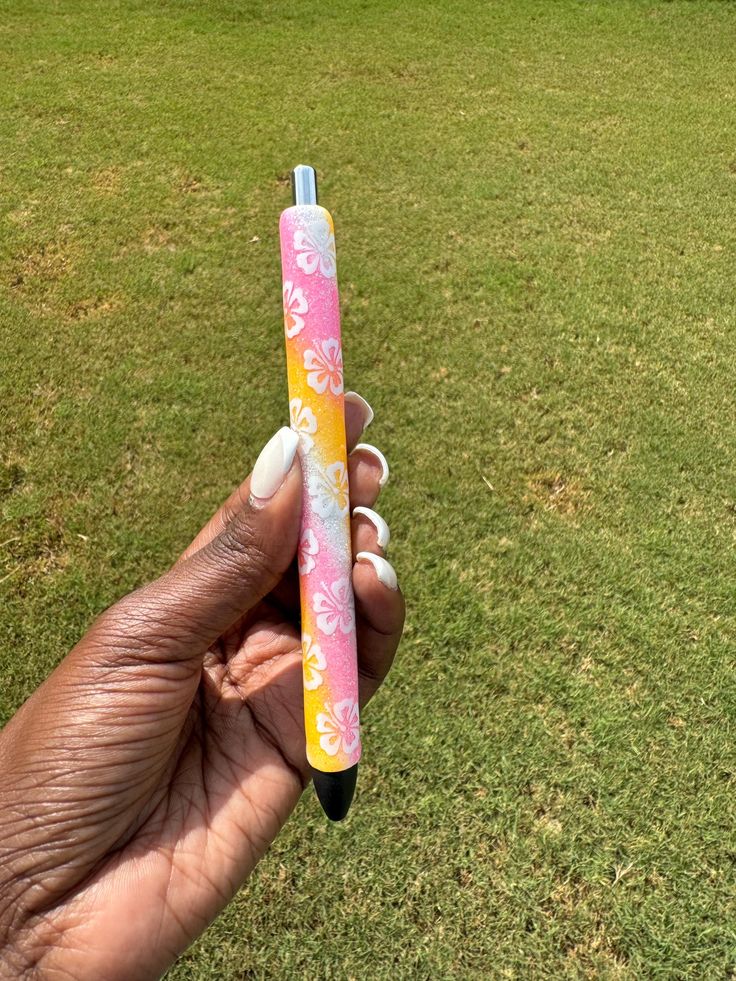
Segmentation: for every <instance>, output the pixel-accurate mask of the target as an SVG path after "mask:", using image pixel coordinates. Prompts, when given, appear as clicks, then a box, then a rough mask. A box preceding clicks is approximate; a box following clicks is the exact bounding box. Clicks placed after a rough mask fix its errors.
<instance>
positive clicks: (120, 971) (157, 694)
mask: <svg viewBox="0 0 736 981" xmlns="http://www.w3.org/2000/svg"><path fill="white" fill-rule="evenodd" d="M361 426H362V422H361V415H360V411H359V409H358V408H356V407H355V406H350V405H346V427H347V433H348V445H349V446H354V445H355V444H356V442H357V440H358V438H359V436H360V431H361ZM349 476H350V491H351V506H355V505H363V506H366V507H371V506H373V505H374V503H375V501H376V499H377V497H378V494H379V490H380V487H379V480H380V477H381V466H380V463H379V461H378V460H376V459H375V457H373V456H372V455H371V454H370V453H366V452H365V451H363V450H355V451H354V452H353V453H352V454H351V455H350V458H349ZM249 484H250V478H248V479H246V481H245V482H244V483H243V484H242V485H241V486H240V487H238V488H237V489H236V490H235V491H234V492H233V494H232V495H231V497H230V498H229V499H228V500H227V501H226V502H225V504H224V505H223V506H222V508H221V509H220V510H219V511H218V512H217V514H216V515H214V517H213V518H212V519H211V520H210V521H209V522H208V524H207V525H206V526H205V527H204V528H203V529H202V531H201V532H200V533H199V534H198V535H197V537H196V538H195V539H194V541H193V542H192V544H191V545H190V546H189V548H188V549H187V550H186V551H185V553H184V554H183V555H182V557H181V558H180V559H179V561H178V562H177V563H176V564H175V565H174V567H173V568H172V569H170V570H169V571H168V572H167V573H165V574H164V575H163V576H162V577H161V578H160V579H158V580H156V581H155V582H153V583H151V584H149V585H148V586H145V587H143V588H142V589H139V590H137V591H136V592H134V593H131V594H130V595H129V596H126V597H124V598H123V599H122V600H120V602H118V603H117V604H116V605H115V606H113V607H111V608H110V609H109V610H107V611H106V612H105V613H103V614H102V616H101V617H100V618H99V619H98V620H97V621H96V622H95V623H94V624H93V626H92V627H91V629H90V630H89V632H88V633H87V634H86V635H85V637H84V638H83V639H82V640H81V641H80V643H79V644H78V645H77V646H76V647H75V648H74V650H72V651H71V653H70V654H69V655H68V656H67V657H66V658H65V659H64V660H63V661H62V662H61V664H60V665H59V666H58V668H57V669H56V670H55V671H54V672H53V673H52V675H51V676H50V677H49V678H48V679H47V681H46V682H45V683H44V684H43V685H42V686H41V687H40V688H39V689H38V690H37V691H36V692H35V693H34V694H33V696H32V697H31V698H30V699H29V700H28V701H27V702H26V703H25V704H24V705H23V707H22V708H21V709H20V711H19V712H18V713H17V714H16V715H15V716H14V717H13V718H12V719H11V721H10V722H9V723H8V725H7V726H6V728H5V729H4V730H3V732H2V733H1V734H0V772H2V773H3V786H2V789H1V790H0V938H1V939H2V944H3V946H2V957H1V958H0V976H7V977H18V976H23V977H39V978H40V977H43V978H49V979H68V978H75V979H86V978H90V979H93V978H94V979H95V981H104V979H129V978H135V979H136V981H139V979H146V978H157V977H159V976H160V975H161V973H162V972H163V971H165V970H166V968H167V967H168V966H170V965H171V963H172V962H173V961H174V960H175V959H176V957H177V956H178V954H180V953H181V952H182V951H183V950H184V949H185V948H186V947H187V945H188V944H189V943H191V941H192V940H193V939H194V938H195V937H196V936H197V935H198V934H199V933H201V932H202V930H204V928H205V927H206V926H207V924H208V923H209V922H210V921H211V920H212V919H213V918H214V917H215V916H216V914H217V913H218V911H219V910H221V909H222V908H223V906H224V905H225V904H226V903H227V902H228V901H229V900H230V898H231V897H232V896H233V894H234V893H235V892H236V890H237V889H238V888H239V887H240V886H241V884H242V883H243V881H244V880H245V879H246V877H247V876H248V874H249V873H250V872H251V870H252V869H253V867H254V866H255V864H256V863H257V862H258V860H259V859H260V858H261V856H262V855H263V854H264V852H265V851H266V849H267V848H268V846H269V844H270V843H271V842H272V841H273V839H274V837H275V836H276V834H277V833H278V831H279V829H280V828H281V827H282V825H283V824H284V822H285V821H286V819H287V818H288V816H289V814H290V813H291V811H292V810H293V808H294V806H295V805H296V803H297V801H298V799H299V796H300V795H301V793H302V791H303V790H304V788H305V786H306V784H307V782H308V775H307V774H308V771H307V764H306V758H305V755H304V732H303V718H302V682H301V645H300V635H299V589H298V577H297V572H296V565H295V559H294V556H295V552H296V546H297V538H298V531H299V517H300V507H301V499H300V494H301V481H300V473H299V463H298V459H297V460H295V461H294V464H293V466H292V468H291V470H290V471H289V473H288V474H287V476H286V478H285V480H284V482H283V484H282V485H281V487H280V488H279V490H278V491H276V493H275V494H274V496H273V497H272V498H271V499H270V500H269V501H268V502H267V503H265V504H260V505H253V504H250V503H249V500H248V497H249ZM353 550H354V557H355V553H357V552H358V551H365V550H370V551H373V552H376V553H377V554H382V550H381V549H380V548H379V546H378V545H377V543H376V533H375V528H374V527H373V526H372V525H371V523H370V522H369V521H367V520H365V518H361V517H359V516H356V517H355V518H354V519H353ZM353 584H354V588H355V600H356V618H357V630H358V649H359V652H360V653H359V657H360V677H361V703H362V704H365V702H367V701H368V699H369V698H370V697H371V695H372V694H373V693H374V692H375V690H376V689H377V687H378V686H379V685H380V683H381V681H382V680H383V678H384V677H385V675H386V673H387V671H388V669H389V667H390V665H391V661H392V659H393V656H394V653H395V651H396V647H397V645H398V642H399V637H400V635H401V630H402V626H403V619H404V602H403V598H402V596H401V593H400V591H394V590H390V589H387V588H386V587H385V586H384V585H382V584H381V583H380V582H379V580H378V579H377V577H376V575H375V572H374V571H373V569H372V568H370V567H368V566H366V565H365V564H356V565H354V568H353Z"/></svg>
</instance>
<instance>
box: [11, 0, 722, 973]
mask: <svg viewBox="0 0 736 981" xmlns="http://www.w3.org/2000/svg"><path fill="white" fill-rule="evenodd" d="M734 36H736V4H732V3H729V2H717V0H693V2H686V0H675V2H671V3H666V2H649V0H641V2H633V0H632V2H628V0H610V2H574V0H569V2H567V0H538V2H532V0H516V2H510V0H509V2H501V0H499V2H494V3H480V2H478V0H441V2H440V0H437V2H435V3H417V2H414V3H400V2H398V0H394V2H387V0H377V2H372V3H368V2H363V0H345V2H341V3H336V4H328V3H321V4H320V3H316V2H312V0H309V2H302V3H295V2H293V0H291V2H286V0H284V2H278V3H265V2H264V3H257V2H255V0H251V2H245V0H239V2H238V0H213V2H210V3H196V2H193V0H192V2H186V0H169V2H159V3H149V2H143V0H135V2H133V0H129V2H105V3H102V2H99V3H97V2H80V0H69V2H64V3H61V2H59V3H54V2H52V0H43V2H42V0H36V2H31V0H14V2H12V3H10V2H7V0H5V2H3V3H2V18H1V23H0V43H2V47H3V49H4V50H5V55H4V57H3V60H2V77H0V120H1V121H0V134H1V137H2V146H3V151H2V159H1V160H0V191H1V194H0V198H1V200H2V207H3V212H2V235H1V236H0V268H1V269H2V273H1V279H0V297H1V298H0V303H1V305H2V309H1V311H0V314H1V316H2V321H1V322H2V330H1V339H2V340H1V348H0V356H1V357H2V365H3V370H2V406H3V409H2V413H0V418H1V423H0V425H1V427H2V446H3V469H2V472H1V473H0V506H1V508H2V518H3V525H2V530H1V534H0V542H3V543H4V544H3V546H2V549H1V550H0V552H1V557H2V564H1V565H0V570H1V571H0V579H3V577H4V581H3V582H2V584H0V592H1V593H2V604H3V606H2V619H1V624H2V635H3V637H4V642H3V645H2V653H1V654H0V677H1V678H2V685H1V686H0V688H1V691H0V711H1V712H2V715H3V717H8V716H9V715H10V714H11V713H12V712H13V711H14V709H15V708H16V707H17V706H18V705H20V703H21V702H22V701H23V699H24V698H25V697H26V696H27V695H28V694H29V693H30V692H31V691H32V690H33V688H34V687H35V686H36V685H37V684H38V683H39V682H40V681H41V679H42V678H43V677H44V676H45V675H46V674H47V672H48V671H49V670H50V669H51V667H52V666H53V665H54V664H55V663H56V662H57V661H58V660H59V659H60V658H61V657H62V656H63V655H64V653H65V652H66V651H67V650H68V649H69V647H70V646H71V645H72V644H73V643H74V642H75V640H76V639H77V638H78V637H79V636H80V634H81V633H82V632H83V631H84V630H85V628H86V626H87V624H88V623H89V622H90V620H91V618H92V617H93V616H94V615H95V613H96V612H98V611H99V610H101V609H102V608H104V607H105V606H106V605H107V604H109V603H110V602H112V601H113V600H115V599H116V598H117V597H119V596H120V595H122V594H123V593H125V592H126V591H128V590H130V589H131V588H132V587H134V586H136V585H138V584H140V583H142V582H144V581H146V580H147V579H149V578H150V577H153V576H155V575H157V574H158V573H160V572H161V571H162V570H163V569H164V568H165V567H166V565H167V563H169V562H170V561H171V559H172V558H173V557H174V556H175V554H176V553H177V550H179V549H181V548H182V547H183V546H184V545H185V544H186V543H187V542H188V540H189V539H190V538H191V537H192V535H193V534H194V532H195V531H196V530H197V528H198V527H199V525H200V524H201V523H202V522H203V521H204V520H205V519H206V518H207V517H208V515H209V514H210V513H211V512H212V511H213V509H214V508H215V507H216V506H217V504H218V503H219V501H220V500H221V499H222V498H223V497H224V496H225V495H226V494H227V493H228V491H229V490H230V488H231V487H232V485H234V484H235V483H236V482H238V481H239V480H240V479H241V478H242V476H243V475H244V473H246V472H247V470H248V469H249V467H250V466H251V464H252V462H253V460H254V458H255V455H256V454H257V451H258V449H259V448H260V446H261V445H262V444H263V442H265V440H266V439H267V438H268V436H269V435H270V434H271V433H272V431H273V430H274V429H275V428H276V427H277V426H278V425H280V424H281V423H282V422H283V421H284V418H285V405H286V392H285V372H284V356H283V341H282V333H281V323H280V290H279V282H280V270H279V257H278V235H277V221H278V214H279V211H280V210H281V208H283V207H285V206H286V205H287V204H288V190H287V188H286V187H285V175H286V174H287V173H288V170H289V169H290V167H291V166H293V165H294V164H295V163H297V162H300V161H303V162H309V163H313V164H314V165H315V166H317V167H318V169H319V171H320V173H321V175H322V180H321V191H322V200H323V202H324V203H325V204H326V205H327V206H328V207H329V208H330V209H331V210H332V211H333V214H334V217H335V222H336V227H337V234H338V252H339V261H340V270H339V272H340V280H341V287H342V295H343V309H344V332H345V348H346V366H347V371H346V373H347V382H348V384H349V386H350V387H354V388H357V389H358V390H359V391H360V392H362V393H364V394H365V395H366V396H367V397H368V398H369V399H370V401H371V402H372V403H373V405H374V407H375V409H376V421H375V423H374V427H373V430H372V433H371V437H370V438H371V439H372V440H373V441H375V442H376V443H377V444H378V445H379V446H381V447H382V448H383V449H384V451H385V452H386V454H387V456H388V459H389V461H390V463H391V466H392V481H391V483H390V484H389V487H388V488H387V490H386V491H385V493H384V495H383V499H382V502H381V510H382V511H383V513H384V514H385V516H386V518H387V520H388V521H389V524H390V525H391V528H392V532H393V540H392V546H391V555H392V559H393V561H394V563H395V565H396V567H397V569H398V572H399V576H400V580H401V582H402V585H403V587H404V590H405V592H406V595H407V600H408V624H407V632H406V637H405V640H404V642H403V644H402V647H401V650H400V656H399V659H398V662H397V665H396V667H395V670H394V672H393V674H392V676H391V678H390V681H389V683H388V684H387V685H386V687H385V689H384V690H383V692H382V693H381V694H380V695H379V697H378V698H377V699H376V700H375V702H374V704H373V705H372V706H371V709H370V711H369V712H368V713H367V718H366V724H365V744H366V748H367V752H366V757H365V760H366V762H365V765H364V766H363V769H362V778H361V786H360V791H359V799H358V802H357V804H356V806H355V808H354V811H353V813H352V815H351V818H350V820H349V821H348V822H347V823H346V824H345V825H344V826H339V827H328V826H327V825H326V824H325V821H324V820H323V818H322V817H321V815H320V813H319V810H318V807H317V805H316V803H315V801H314V799H313V796H312V795H311V794H307V795H305V798H304V800H303V801H302V803H301V804H300V806H299V808H298V811H297V813H296V815H295V817H294V819H293V820H292V821H291V823H290V824H289V826H288V827H287V829H286V830H285V832H284V834H283V835H282V836H281V838H280V839H279V840H278V842H277V843H276V845H275V846H274V847H273V849H272V850H271V852H270V854H269V856H268V857H267V858H266V860H265V861H264V862H263V863H262V864H261V866H260V867H259V869H258V870H257V872H256V874H255V875H254V876H253V878H252V880H251V881H250V883H249V884H248V885H247V886H246V888H245V889H244V890H243V891H242V892H241V893H240V894H239V896H238V897H237V899H236V900H235V901H234V902H233V903H232V904H231V905H230V907H229V908H228V909H227V910H226V911H225V913H224V914H223V915H222V916H221V917H220V918H219V919H218V920H217V922H216V923H215V924H214V925H213V926H212V927H211V928H210V930H209V931H208V932H207V933H206V934H205V935H204V937H202V938H201V940H200V941H199V942H198V943H197V944H195V945H194V947H193V948H192V949H191V950H190V951H188V952H187V953H186V954H185V955H184V957H183V958H182V959H181V961H180V962H179V964H178V965H177V966H176V967H175V968H174V969H173V970H172V971H171V974H170V977H171V978H173V979H182V981H183V979H205V978H224V979H246V978H268V979H282V978H305V979H306V978H320V979H321V978H334V979H344V978H354V979H360V981H363V979H371V981H373V979H395V978H419V979H422V978H427V979H428V978H433V979H434V978H476V977H479V976H482V977H509V978H527V977H550V978H560V977H569V978H578V977H593V976H596V977H606V978H608V977H610V978H626V979H629V978H631V979H633V978H641V977H647V978H665V977H673V978H674V977H708V978H722V977H727V976H731V975H732V973H733V972H734V971H736V926H735V924H736V873H735V870H734V862H735V860H736V848H735V846H734V824H733V821H734V808H733V798H734V791H735V789H736V788H735V787H734V783H735V774H736V764H735V763H734V760H735V759H736V756H735V754H734V745H733V739H734V729H735V726H734V719H735V718H736V714H735V713H736V680H735V679H736V675H735V673H734V668H735V666H736V665H735V664H734V660H735V658H734V649H735V647H734V645H735V643H736V623H735V622H734V595H735V586H736V562H735V560H734V537H735V536H736V477H735V475H736V387H735V385H734V377H735V375H736V332H735V328H736V303H735V296H736V294H735V291H734V255H735V248H736V236H735V234H734V220H733V201H734V194H735V193H736V146H735V145H734V140H733V133H734V124H735V123H736V74H734V70H733V51H734V47H733V41H734Z"/></svg>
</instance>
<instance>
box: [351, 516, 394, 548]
mask: <svg viewBox="0 0 736 981" xmlns="http://www.w3.org/2000/svg"><path fill="white" fill-rule="evenodd" d="M353 514H362V515H363V517H364V518H368V520H369V521H370V523H371V524H372V525H373V527H374V528H375V529H376V544H377V545H378V547H379V548H385V547H386V546H387V545H388V543H389V541H390V539H391V532H390V531H389V528H388V525H387V524H386V522H385V521H384V519H383V518H382V517H381V515H380V514H378V513H377V512H376V511H374V510H373V509H372V508H364V507H363V506H362V505H360V506H358V507H357V508H353Z"/></svg>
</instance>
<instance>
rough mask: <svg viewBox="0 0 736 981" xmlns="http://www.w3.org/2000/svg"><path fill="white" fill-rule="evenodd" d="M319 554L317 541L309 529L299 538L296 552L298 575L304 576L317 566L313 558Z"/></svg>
mask: <svg viewBox="0 0 736 981" xmlns="http://www.w3.org/2000/svg"><path fill="white" fill-rule="evenodd" d="M318 553H319V542H318V541H317V536H316V535H315V533H314V532H313V531H312V529H311V528H307V530H306V531H305V532H304V534H303V535H302V537H301V540H300V542H299V550H298V552H297V562H298V563H299V575H300V576H306V574H307V573H308V572H311V571H312V569H313V568H314V567H315V565H316V564H317V563H316V562H315V561H314V556H315V555H317V554H318Z"/></svg>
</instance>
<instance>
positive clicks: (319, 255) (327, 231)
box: [294, 218, 337, 277]
mask: <svg viewBox="0 0 736 981" xmlns="http://www.w3.org/2000/svg"><path fill="white" fill-rule="evenodd" d="M294 248H295V249H296V251H297V252H298V253H299V255H297V257H296V264H297V265H298V266H299V268H300V269H301V270H303V271H304V272H305V273H306V274H307V275H308V276H311V275H312V273H313V272H316V271H317V269H319V271H320V272H321V273H322V275H323V276H327V277H330V276H334V275H335V272H336V271H337V264H336V262H335V234H334V232H333V231H332V229H331V228H330V223H329V222H328V221H327V219H326V218H319V219H318V220H317V221H315V222H312V223H311V224H310V226H309V228H300V229H298V230H297V231H296V232H294Z"/></svg>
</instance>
